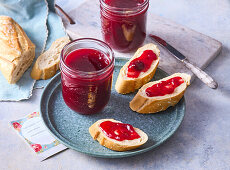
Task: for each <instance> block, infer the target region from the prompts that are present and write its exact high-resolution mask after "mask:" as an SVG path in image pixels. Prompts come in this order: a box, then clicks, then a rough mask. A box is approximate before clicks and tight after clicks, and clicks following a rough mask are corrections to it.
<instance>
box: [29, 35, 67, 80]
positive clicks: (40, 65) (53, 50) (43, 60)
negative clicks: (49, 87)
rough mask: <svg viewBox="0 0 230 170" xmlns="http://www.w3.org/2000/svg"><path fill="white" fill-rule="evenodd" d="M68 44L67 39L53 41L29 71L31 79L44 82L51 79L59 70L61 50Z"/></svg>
mask: <svg viewBox="0 0 230 170" xmlns="http://www.w3.org/2000/svg"><path fill="white" fill-rule="evenodd" d="M68 42H70V40H69V37H62V38H59V39H57V40H56V41H54V42H53V43H52V45H51V47H50V48H49V49H48V50H47V51H45V52H44V53H43V54H42V55H40V56H39V57H38V58H37V60H36V62H35V64H34V66H33V69H32V71H31V77H32V78H33V79H35V80H39V79H44V80H46V79H49V78H51V77H53V76H54V75H55V74H56V71H57V70H58V69H59V63H60V53H61V50H62V48H63V47H64V46H65V45H66V44H67V43H68Z"/></svg>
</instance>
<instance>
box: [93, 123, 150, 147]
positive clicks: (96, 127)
mask: <svg viewBox="0 0 230 170" xmlns="http://www.w3.org/2000/svg"><path fill="white" fill-rule="evenodd" d="M104 121H111V122H119V123H121V122H120V121H117V120H114V119H101V120H98V121H97V122H95V123H94V124H93V125H92V126H91V127H90V128H89V133H90V135H91V136H92V138H93V139H94V140H97V141H98V142H99V143H100V144H101V145H102V146H105V147H106V148H109V149H111V150H115V151H127V150H132V149H136V148H138V147H140V146H141V145H143V144H144V143H146V142H147V140H148V136H147V135H146V134H145V133H144V132H143V131H141V130H140V129H138V128H135V127H134V130H135V131H136V132H137V133H138V135H139V136H140V138H138V139H134V140H123V141H117V140H114V139H111V138H109V137H107V136H106V135H105V134H104V132H103V131H102V130H101V129H100V124H101V123H102V122H104Z"/></svg>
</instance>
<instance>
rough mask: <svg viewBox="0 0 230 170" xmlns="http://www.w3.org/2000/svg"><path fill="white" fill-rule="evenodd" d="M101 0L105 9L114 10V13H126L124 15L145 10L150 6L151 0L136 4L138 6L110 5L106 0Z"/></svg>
mask: <svg viewBox="0 0 230 170" xmlns="http://www.w3.org/2000/svg"><path fill="white" fill-rule="evenodd" d="M99 1H100V5H101V7H102V8H103V9H105V10H107V11H109V12H112V13H114V14H119V15H124V16H127V15H135V14H137V13H140V12H142V11H144V10H145V9H147V8H148V6H149V0H145V1H144V2H143V3H142V4H141V5H139V6H136V7H131V8H121V7H114V6H110V5H108V4H107V3H106V2H105V0H99Z"/></svg>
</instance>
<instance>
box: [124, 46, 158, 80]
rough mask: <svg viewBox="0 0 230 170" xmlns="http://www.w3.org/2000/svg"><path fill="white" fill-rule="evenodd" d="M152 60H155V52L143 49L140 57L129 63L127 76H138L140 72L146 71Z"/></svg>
mask: <svg viewBox="0 0 230 170" xmlns="http://www.w3.org/2000/svg"><path fill="white" fill-rule="evenodd" d="M154 60H157V56H156V54H155V53H154V52H153V51H152V50H145V51H144V52H143V53H142V55H141V56H140V57H138V58H135V59H134V60H132V61H131V62H130V63H129V66H128V70H127V77H129V78H138V77H139V75H140V74H141V72H146V71H148V69H149V68H150V67H151V65H152V63H153V61H154Z"/></svg>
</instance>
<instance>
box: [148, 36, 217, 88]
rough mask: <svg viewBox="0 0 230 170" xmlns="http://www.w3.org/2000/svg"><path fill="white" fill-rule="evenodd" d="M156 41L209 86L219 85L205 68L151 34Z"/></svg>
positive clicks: (215, 86)
mask: <svg viewBox="0 0 230 170" xmlns="http://www.w3.org/2000/svg"><path fill="white" fill-rule="evenodd" d="M149 36H150V37H151V38H152V39H153V40H154V41H156V42H157V43H159V44H160V45H161V46H163V47H164V48H166V49H167V50H168V51H169V52H170V53H171V54H172V56H174V57H175V58H176V59H177V60H179V61H181V62H182V63H184V65H185V66H186V67H187V68H188V69H190V70H191V71H192V72H193V73H194V74H195V75H196V76H197V77H198V78H199V79H200V80H201V81H202V82H203V83H205V84H206V85H207V86H209V87H210V88H212V89H216V88H217V87H218V84H217V82H216V81H215V80H214V79H213V78H212V77H210V76H209V75H208V74H207V73H205V72H204V71H203V70H201V69H200V68H199V67H197V66H196V65H194V64H192V63H191V62H190V61H189V60H188V59H187V58H186V57H185V56H184V55H183V54H182V53H180V52H179V51H178V50H177V49H175V48H174V47H173V46H171V45H170V44H169V43H167V42H166V41H165V40H163V39H162V38H160V37H158V36H156V35H152V34H150V35H149Z"/></svg>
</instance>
